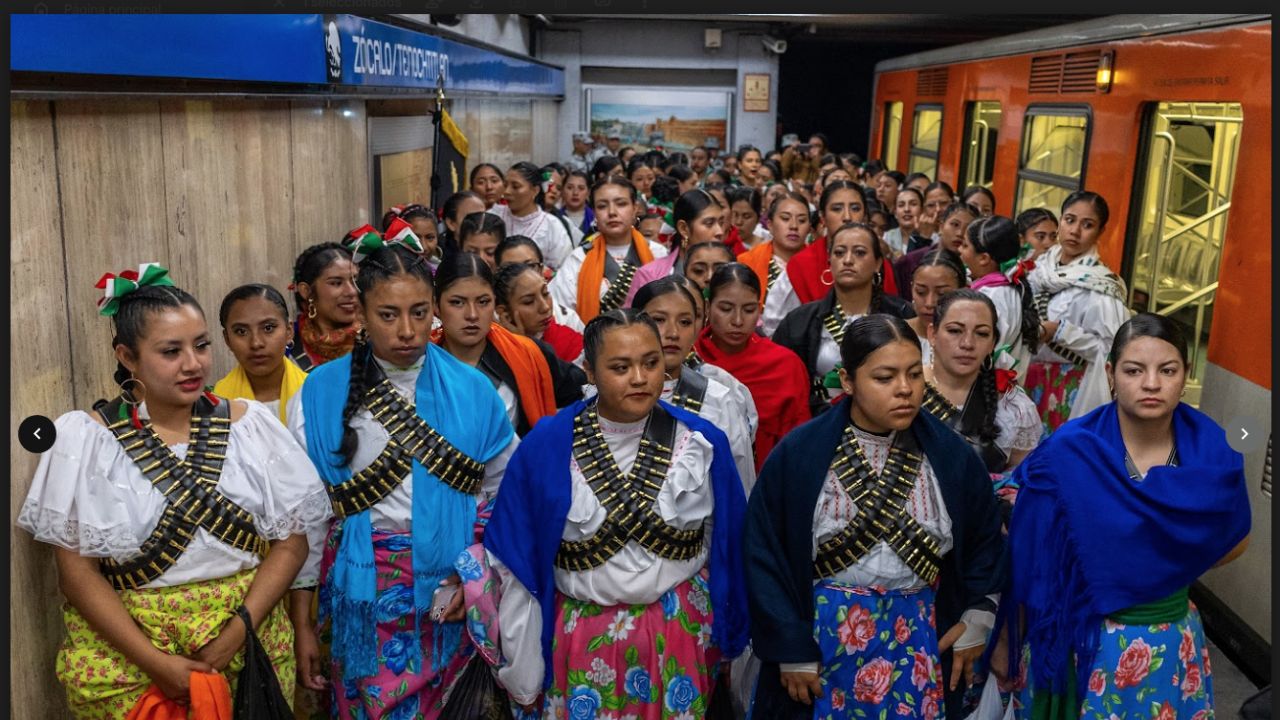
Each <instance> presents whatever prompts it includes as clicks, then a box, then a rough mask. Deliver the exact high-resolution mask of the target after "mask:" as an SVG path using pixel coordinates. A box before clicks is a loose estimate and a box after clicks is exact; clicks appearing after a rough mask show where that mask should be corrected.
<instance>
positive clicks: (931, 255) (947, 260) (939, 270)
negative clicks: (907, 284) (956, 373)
mask: <svg viewBox="0 0 1280 720" xmlns="http://www.w3.org/2000/svg"><path fill="white" fill-rule="evenodd" d="M964 286H965V270H964V263H963V262H961V261H960V256H959V255H956V254H955V253H953V252H951V251H950V250H948V249H946V248H934V249H933V250H931V251H929V252H928V253H926V254H925V256H924V258H923V259H922V260H921V261H920V264H919V265H917V266H916V269H915V272H914V273H913V274H912V276H911V309H912V310H915V311H916V316H915V317H913V318H909V319H908V320H907V324H908V325H910V326H911V329H912V330H913V331H914V332H915V334H916V337H918V338H920V353H921V357H920V361H921V362H922V363H924V365H925V367H928V366H929V365H930V364H932V363H933V348H931V347H930V346H929V342H928V337H929V326H930V325H932V324H933V313H934V311H935V309H936V308H937V307H938V300H939V299H940V298H941V297H942V295H943V294H944V293H947V292H950V291H952V290H958V289H960V288H962V287H964Z"/></svg>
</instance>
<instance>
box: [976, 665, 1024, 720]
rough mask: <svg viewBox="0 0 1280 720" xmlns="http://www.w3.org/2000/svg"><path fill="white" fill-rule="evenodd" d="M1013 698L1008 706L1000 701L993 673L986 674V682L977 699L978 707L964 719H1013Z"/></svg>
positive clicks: (998, 689)
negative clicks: (980, 695)
mask: <svg viewBox="0 0 1280 720" xmlns="http://www.w3.org/2000/svg"><path fill="white" fill-rule="evenodd" d="M1013 718H1014V715H1013V699H1012V698H1010V699H1009V706H1008V707H1005V706H1003V705H1002V704H1001V703H1000V688H999V687H997V684H996V676H995V675H994V674H989V675H987V682H986V683H985V684H984V685H983V688H982V697H981V698H979V699H978V707H977V708H976V709H975V710H974V711H973V712H972V713H971V714H970V715H969V717H967V718H965V720H1013Z"/></svg>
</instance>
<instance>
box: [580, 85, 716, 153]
mask: <svg viewBox="0 0 1280 720" xmlns="http://www.w3.org/2000/svg"><path fill="white" fill-rule="evenodd" d="M584 94H585V98H584V102H583V106H584V107H585V108H586V109H587V128H588V130H589V131H590V132H591V135H592V136H593V137H594V138H595V140H596V144H597V145H603V144H604V143H605V140H606V139H607V138H608V137H609V136H611V135H616V136H617V137H619V138H620V139H621V140H622V145H623V146H624V147H625V146H631V147H633V148H635V149H636V150H639V151H640V152H644V151H646V150H651V149H661V150H662V151H664V152H667V153H672V152H685V153H687V152H689V151H690V150H692V149H693V148H695V147H699V146H707V147H713V148H717V149H719V150H725V149H727V148H728V147H729V139H730V133H731V131H732V128H731V127H730V118H732V117H733V113H732V108H733V91H732V90H687V89H681V88H670V89H667V88H650V87H646V88H630V87H593V88H587V89H585V90H584Z"/></svg>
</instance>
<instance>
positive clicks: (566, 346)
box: [493, 262, 582, 366]
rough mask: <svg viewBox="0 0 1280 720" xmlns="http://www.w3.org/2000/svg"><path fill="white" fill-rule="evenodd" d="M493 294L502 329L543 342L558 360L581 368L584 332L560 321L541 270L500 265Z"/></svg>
mask: <svg viewBox="0 0 1280 720" xmlns="http://www.w3.org/2000/svg"><path fill="white" fill-rule="evenodd" d="M493 292H494V296H495V300H494V303H495V304H494V309H495V310H496V316H495V317H496V319H497V322H498V323H499V324H501V325H502V327H504V328H506V329H507V330H510V331H511V332H513V333H517V334H519V335H523V336H525V337H527V338H531V339H535V340H542V341H543V342H545V343H547V344H548V345H550V346H551V349H552V350H553V351H554V352H555V355H556V357H558V358H560V359H561V360H563V361H565V362H569V363H573V364H574V365H578V366H581V358H582V333H580V332H578V331H577V330H574V329H573V328H571V327H568V326H565V325H561V324H560V323H559V322H557V321H556V317H555V312H554V307H555V303H554V302H553V301H552V299H551V293H550V292H549V291H548V290H547V280H546V277H544V276H543V274H542V272H541V270H539V269H538V268H537V267H536V266H533V265H530V264H528V263H524V262H509V263H504V264H502V265H499V266H498V272H497V273H496V274H495V275H494V279H493Z"/></svg>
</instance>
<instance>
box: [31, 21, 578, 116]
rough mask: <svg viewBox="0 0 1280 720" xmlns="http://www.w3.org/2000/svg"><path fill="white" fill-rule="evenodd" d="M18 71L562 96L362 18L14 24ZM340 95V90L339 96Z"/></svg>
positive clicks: (499, 58)
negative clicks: (439, 86)
mask: <svg viewBox="0 0 1280 720" xmlns="http://www.w3.org/2000/svg"><path fill="white" fill-rule="evenodd" d="M9 27H10V34H9V48H10V50H9V68H10V70H13V71H30V72H43V73H76V74H87V75H110V76H130V77H163V78H188V79H200V80H227V81H245V82H271V83H287V84H307V85H330V86H335V85H336V86H343V85H349V86H358V87H360V88H362V89H374V88H434V87H435V86H436V82H437V78H438V76H439V74H440V73H441V72H442V71H443V72H444V75H445V90H446V92H484V93H499V92H500V93H503V94H507V95H541V96H563V95H564V71H563V70H561V69H560V68H557V67H554V66H552V65H547V64H544V63H540V62H537V61H534V60H528V59H524V58H519V57H514V56H510V55H504V54H502V53H497V52H493V51H491V50H487V49H485V48H481V47H476V46H473V45H467V44H465V43H461V42H455V41H452V40H446V39H444V38H440V37H437V36H434V35H428V34H425V33H420V32H414V31H412V30H406V29H404V28H400V27H396V26H394V25H388V24H385V23H380V22H375V21H372V20H367V19H364V18H360V17H356V16H354V15H319V14H307V15H231V14H227V15H161V14H156V15H123V14H101V15H13V16H11V17H10V25H9ZM333 89H334V90H335V91H337V92H339V93H340V92H341V88H340V87H335V88H333Z"/></svg>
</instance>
